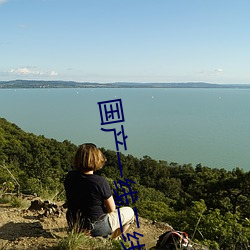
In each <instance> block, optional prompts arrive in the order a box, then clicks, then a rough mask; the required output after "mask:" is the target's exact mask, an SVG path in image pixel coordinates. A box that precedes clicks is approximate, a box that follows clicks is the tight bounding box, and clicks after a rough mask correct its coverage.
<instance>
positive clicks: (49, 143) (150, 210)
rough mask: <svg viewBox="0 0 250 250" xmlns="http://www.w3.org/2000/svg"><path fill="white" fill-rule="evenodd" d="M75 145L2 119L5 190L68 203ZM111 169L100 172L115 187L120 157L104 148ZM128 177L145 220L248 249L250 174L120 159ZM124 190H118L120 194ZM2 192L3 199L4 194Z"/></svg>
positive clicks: (221, 245) (0, 176)
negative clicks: (66, 184) (68, 177)
mask: <svg viewBox="0 0 250 250" xmlns="http://www.w3.org/2000/svg"><path fill="white" fill-rule="evenodd" d="M75 150H76V145H74V144H72V143H70V142H69V141H63V142H58V141H56V140H54V139H48V138H45V137H44V136H41V135H40V136H37V135H34V134H31V133H26V132H24V131H23V130H22V129H20V128H19V127H18V126H17V125H15V124H12V123H9V122H8V121H6V120H5V119H3V118H0V168H1V171H0V191H1V193H4V192H10V191H11V192H14V191H17V189H19V190H20V191H21V192H22V193H25V194H34V193H36V194H37V195H39V196H45V195H53V196H55V195H58V198H61V199H63V185H62V183H63V179H64V177H65V174H66V173H67V171H68V170H69V169H70V168H71V162H72V157H73V155H74V152H75ZM102 150H103V152H104V154H105V155H106V157H107V163H106V166H105V167H104V168H103V169H102V170H101V171H100V172H99V173H97V174H101V175H103V176H106V177H107V179H108V180H109V182H110V184H111V186H112V187H113V188H115V186H114V183H113V181H114V180H116V181H118V180H119V179H120V172H119V164H118V160H117V154H116V152H114V151H111V150H106V149H102ZM120 160H121V164H122V168H123V174H124V176H126V177H127V178H129V179H130V180H132V181H133V182H134V184H131V188H132V189H133V190H134V191H137V193H136V194H134V197H133V198H134V199H135V198H136V196H138V200H137V201H136V202H134V203H133V202H132V197H129V205H130V206H132V207H137V210H138V213H139V215H140V216H142V217H144V218H148V219H152V220H157V221H164V222H168V223H169V224H170V225H172V226H173V227H174V228H175V229H178V230H182V231H187V232H188V233H189V235H192V236H193V237H194V239H196V240H197V241H200V242H203V243H205V244H207V245H210V246H211V248H212V249H248V247H249V244H250V222H249V220H250V172H244V171H243V170H242V169H238V168H236V169H234V170H232V171H226V170H225V169H215V168H213V169H212V168H209V167H205V166H201V165H197V166H195V167H193V166H192V165H190V164H187V165H186V164H184V165H179V164H178V163H173V162H171V163H168V162H166V161H156V160H154V159H152V158H150V157H148V156H144V157H143V158H141V159H138V158H136V157H133V156H132V155H128V156H125V155H123V154H121V155H120ZM120 192H122V190H117V193H118V194H119V193H120ZM1 193H0V195H1Z"/></svg>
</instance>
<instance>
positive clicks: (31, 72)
mask: <svg viewBox="0 0 250 250" xmlns="http://www.w3.org/2000/svg"><path fill="white" fill-rule="evenodd" d="M9 73H11V74H15V75H22V76H24V75H26V76H44V77H47V76H57V75H58V73H57V71H55V70H51V71H40V70H37V69H36V67H22V68H16V69H11V70H9Z"/></svg>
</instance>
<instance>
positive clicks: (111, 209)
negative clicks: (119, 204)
mask: <svg viewBox="0 0 250 250" xmlns="http://www.w3.org/2000/svg"><path fill="white" fill-rule="evenodd" d="M104 204H105V206H106V208H107V211H108V213H111V212H114V211H115V201H114V198H113V196H112V195H111V196H110V197H109V198H108V199H107V200H104Z"/></svg>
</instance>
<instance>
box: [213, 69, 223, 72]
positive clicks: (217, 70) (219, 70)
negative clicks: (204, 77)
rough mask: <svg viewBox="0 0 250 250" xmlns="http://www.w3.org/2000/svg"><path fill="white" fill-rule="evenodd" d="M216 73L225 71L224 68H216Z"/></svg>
mask: <svg viewBox="0 0 250 250" xmlns="http://www.w3.org/2000/svg"><path fill="white" fill-rule="evenodd" d="M214 71H215V72H216V73H221V72H223V69H215V70H214Z"/></svg>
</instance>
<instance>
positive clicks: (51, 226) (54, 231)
mask: <svg viewBox="0 0 250 250" xmlns="http://www.w3.org/2000/svg"><path fill="white" fill-rule="evenodd" d="M65 212H66V210H64V211H63V212H62V213H60V215H49V216H47V217H46V216H43V213H44V212H41V211H30V210H28V209H15V208H11V207H7V206H0V249H6V250H9V249H38V250H39V249H55V247H56V246H57V245H58V241H59V240H60V239H61V238H63V237H66V236H67V222H66V219H65ZM167 230H169V226H168V225H167V224H164V223H153V222H152V221H150V220H146V219H143V218H139V228H138V227H137V223H136V222H135V223H134V224H133V225H132V226H131V228H130V230H129V233H130V234H133V232H137V233H140V234H142V235H143V236H141V237H140V240H139V241H140V244H145V246H146V249H150V248H151V247H153V246H155V244H156V241H157V239H158V237H159V236H160V235H161V234H162V233H164V232H165V231H167Z"/></svg>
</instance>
